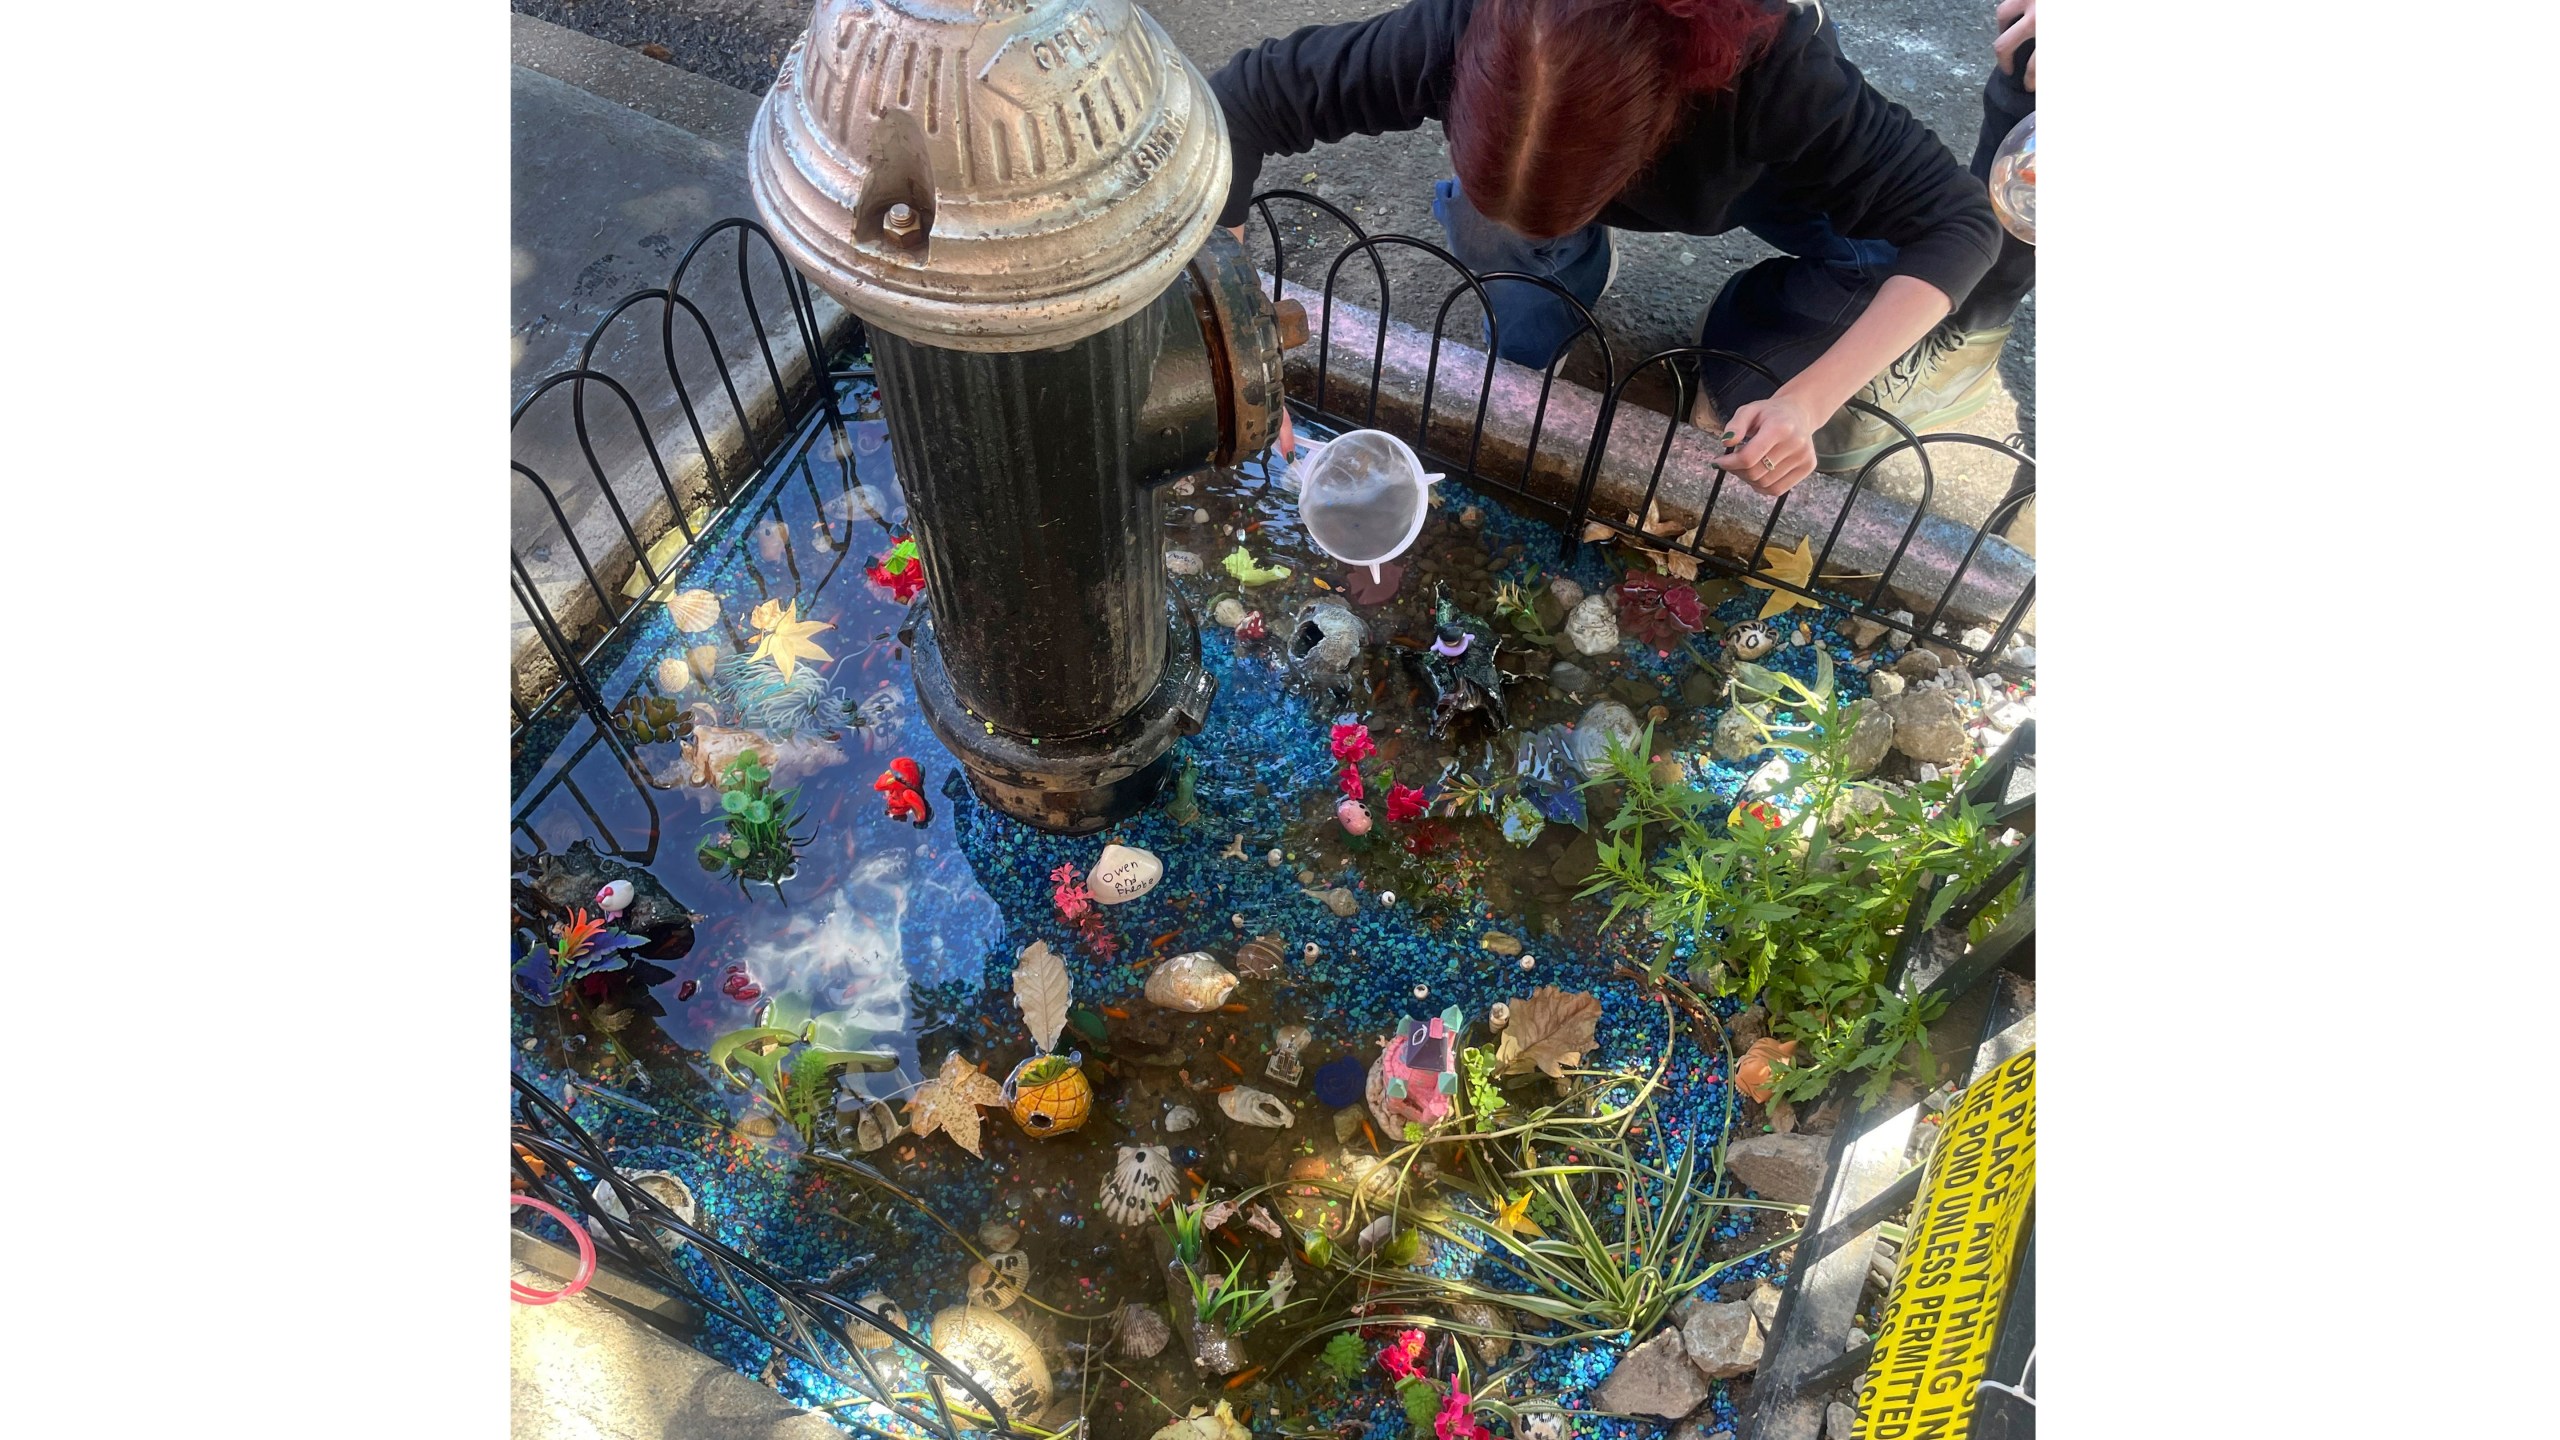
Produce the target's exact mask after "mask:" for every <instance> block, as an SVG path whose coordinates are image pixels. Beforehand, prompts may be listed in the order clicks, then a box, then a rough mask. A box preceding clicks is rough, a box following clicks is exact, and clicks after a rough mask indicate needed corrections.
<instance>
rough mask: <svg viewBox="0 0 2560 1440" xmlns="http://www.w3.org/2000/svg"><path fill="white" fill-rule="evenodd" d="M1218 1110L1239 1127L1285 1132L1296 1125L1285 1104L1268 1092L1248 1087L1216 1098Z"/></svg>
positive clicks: (1240, 1087)
mask: <svg viewBox="0 0 2560 1440" xmlns="http://www.w3.org/2000/svg"><path fill="white" fill-rule="evenodd" d="M1218 1108H1219V1109H1221V1110H1224V1111H1225V1112H1227V1118H1228V1119H1230V1120H1233V1121H1235V1122H1236V1123H1237V1124H1239V1125H1251V1126H1254V1127H1255V1128H1257V1129H1262V1130H1286V1129H1288V1128H1290V1127H1291V1126H1293V1125H1295V1124H1297V1123H1298V1117H1297V1116H1296V1115H1295V1114H1293V1113H1291V1111H1290V1109H1289V1106H1288V1104H1287V1102H1285V1101H1283V1100H1282V1099H1281V1098H1280V1097H1279V1096H1277V1095H1274V1094H1272V1093H1271V1092H1270V1091H1268V1090H1256V1089H1254V1088H1253V1087H1252V1086H1250V1085H1238V1086H1235V1087H1233V1088H1231V1089H1229V1090H1227V1091H1225V1092H1224V1093H1222V1094H1220V1095H1219V1096H1218Z"/></svg>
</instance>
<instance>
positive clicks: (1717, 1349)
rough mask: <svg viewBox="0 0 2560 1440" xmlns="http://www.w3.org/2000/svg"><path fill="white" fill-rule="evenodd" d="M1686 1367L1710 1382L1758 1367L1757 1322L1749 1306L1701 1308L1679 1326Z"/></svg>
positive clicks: (1706, 1306)
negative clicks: (1689, 1366) (1691, 1368)
mask: <svg viewBox="0 0 2560 1440" xmlns="http://www.w3.org/2000/svg"><path fill="white" fill-rule="evenodd" d="M1680 1343H1681V1345H1682V1347H1683V1348H1684V1349H1686V1350H1687V1351H1688V1352H1689V1363H1690V1364H1692V1365H1695V1366H1697V1367H1698V1373H1699V1374H1701V1375H1704V1376H1706V1377H1707V1378H1708V1379H1710V1380H1730V1379H1732V1378H1733V1377H1734V1376H1736V1375H1745V1374H1749V1373H1750V1372H1751V1371H1752V1370H1754V1369H1757V1368H1758V1367H1759V1364H1760V1350H1761V1344H1762V1342H1761V1336H1760V1322H1759V1321H1758V1320H1755V1319H1753V1318H1752V1314H1751V1307H1750V1306H1749V1305H1700V1306H1698V1307H1697V1308H1696V1309H1694V1310H1691V1311H1690V1312H1689V1318H1688V1319H1687V1320H1686V1321H1684V1322H1683V1323H1682V1324H1681V1326H1680Z"/></svg>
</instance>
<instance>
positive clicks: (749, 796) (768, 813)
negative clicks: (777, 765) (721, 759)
mask: <svg viewBox="0 0 2560 1440" xmlns="http://www.w3.org/2000/svg"><path fill="white" fill-rule="evenodd" d="M772 781H773V774H772V772H771V771H769V770H767V769H766V768H765V765H764V762H763V760H761V759H759V758H758V757H757V755H756V753H755V752H754V751H752V750H750V751H748V752H747V753H745V754H743V755H740V756H739V757H738V758H737V759H735V760H732V761H730V762H729V763H728V764H727V765H725V766H722V767H721V770H720V814H719V815H718V816H716V817H714V818H713V820H712V822H711V823H712V824H713V825H714V826H715V827H717V828H716V830H715V832H714V833H713V834H711V835H709V836H707V837H705V838H704V840H703V841H702V843H701V844H700V845H699V846H697V847H696V849H695V852H694V853H695V855H696V857H697V858H699V859H700V860H701V861H702V868H703V869H705V870H709V871H712V872H714V873H720V872H724V871H725V872H726V873H728V874H729V875H732V876H734V877H736V879H737V880H738V883H739V884H740V885H741V886H744V885H745V884H746V883H747V882H749V881H754V882H756V883H758V884H764V885H771V886H773V887H774V889H775V892H776V893H777V894H778V893H780V891H781V888H782V882H783V881H785V880H787V879H789V878H791V871H792V868H793V866H795V865H796V864H797V863H798V862H799V858H800V847H801V846H803V845H806V844H808V843H809V837H808V836H806V835H794V834H792V833H791V826H792V823H793V822H794V821H795V820H798V819H801V818H803V817H800V816H796V815H794V814H793V813H792V805H793V803H794V802H795V801H796V800H797V799H798V798H799V794H800V792H799V791H797V790H773V789H770V788H768V787H769V786H770V785H771V783H772Z"/></svg>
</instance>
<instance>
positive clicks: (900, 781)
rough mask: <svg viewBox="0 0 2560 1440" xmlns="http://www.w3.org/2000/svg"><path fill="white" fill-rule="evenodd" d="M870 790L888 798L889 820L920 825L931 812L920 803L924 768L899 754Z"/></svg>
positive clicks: (922, 791)
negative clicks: (912, 822)
mask: <svg viewBox="0 0 2560 1440" xmlns="http://www.w3.org/2000/svg"><path fill="white" fill-rule="evenodd" d="M871 788H872V789H874V790H878V791H880V792H881V793H883V794H885V795H887V796H888V797H889V818H890V819H892V820H912V821H914V822H915V823H917V824H918V825H922V824H923V823H925V821H926V820H927V819H928V818H930V815H931V812H929V811H928V810H926V809H925V803H924V767H923V766H920V765H918V764H917V763H916V762H914V761H913V760H910V759H908V758H907V757H906V756H904V755H901V756H899V757H898V758H897V759H895V760H892V761H890V762H889V768H888V769H886V770H883V771H882V772H880V778H879V779H877V780H874V781H872V782H871Z"/></svg>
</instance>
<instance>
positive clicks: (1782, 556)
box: [1742, 535, 1822, 620]
mask: <svg viewBox="0 0 2560 1440" xmlns="http://www.w3.org/2000/svg"><path fill="white" fill-rule="evenodd" d="M1762 561H1763V563H1764V564H1765V565H1767V567H1768V570H1769V573H1770V574H1772V575H1774V576H1776V577H1778V578H1779V579H1780V580H1784V581H1786V582H1787V583H1788V584H1790V585H1802V586H1805V587H1807V588H1808V589H1809V588H1811V587H1812V585H1813V537H1812V536H1810V535H1800V536H1798V537H1797V538H1796V548H1795V549H1794V550H1792V551H1789V550H1780V551H1777V552H1776V553H1774V554H1769V555H1764V556H1763V557H1762ZM1742 583H1743V584H1745V585H1748V586H1750V587H1751V588H1752V589H1754V590H1766V591H1768V592H1769V603H1767V604H1766V605H1763V606H1761V607H1760V618H1761V619H1763V620H1766V619H1768V618H1770V617H1771V616H1773V615H1783V614H1785V613H1786V612H1787V611H1789V610H1792V609H1794V608H1796V607H1797V606H1799V605H1801V606H1803V607H1804V608H1805V609H1807V610H1819V609H1821V608H1822V607H1821V606H1820V605H1819V604H1818V603H1816V602H1814V601H1811V600H1808V599H1806V598H1805V597H1803V596H1802V595H1799V594H1797V593H1796V592H1794V591H1793V590H1782V589H1780V588H1778V587H1777V586H1776V585H1773V584H1771V583H1769V582H1768V581H1766V580H1761V579H1756V578H1754V577H1752V576H1749V575H1745V576H1744V577H1742Z"/></svg>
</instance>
